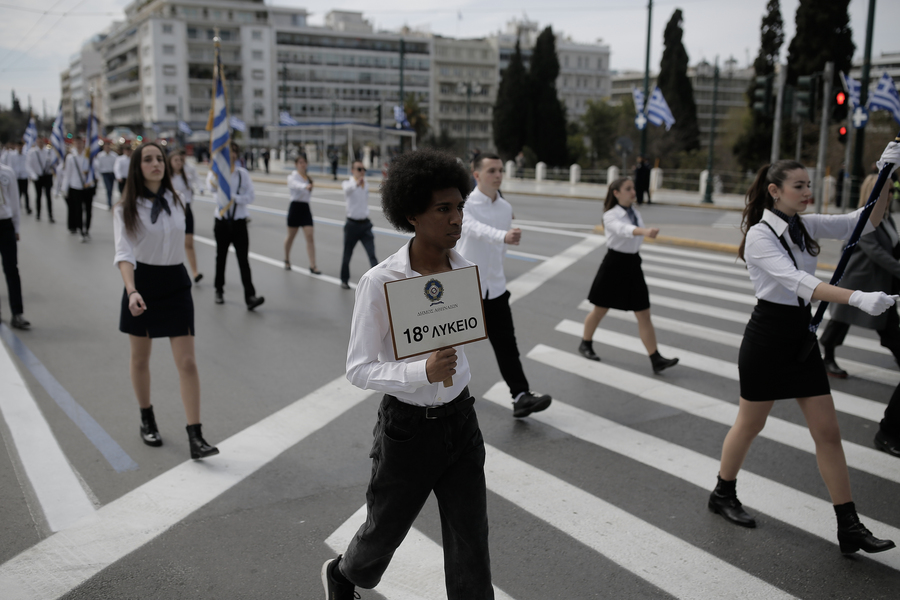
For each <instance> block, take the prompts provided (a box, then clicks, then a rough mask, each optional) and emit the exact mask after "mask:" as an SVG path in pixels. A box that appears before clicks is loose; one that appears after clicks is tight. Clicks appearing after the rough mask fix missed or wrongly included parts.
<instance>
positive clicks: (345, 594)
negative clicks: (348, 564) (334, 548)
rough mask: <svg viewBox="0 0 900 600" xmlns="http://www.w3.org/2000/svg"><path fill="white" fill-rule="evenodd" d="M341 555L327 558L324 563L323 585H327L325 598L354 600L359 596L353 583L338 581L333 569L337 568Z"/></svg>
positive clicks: (329, 599) (327, 599) (328, 599)
mask: <svg viewBox="0 0 900 600" xmlns="http://www.w3.org/2000/svg"><path fill="white" fill-rule="evenodd" d="M340 560H341V557H340V556H338V557H337V558H332V559H331V560H326V561H325V564H324V565H322V585H323V586H324V587H325V600H353V599H354V598H359V594H357V593H356V588H354V586H353V584H352V583H341V582H340V581H338V580H337V579H336V578H335V577H334V574H333V573H332V570H333V569H335V568H337V565H338V563H339V562H340Z"/></svg>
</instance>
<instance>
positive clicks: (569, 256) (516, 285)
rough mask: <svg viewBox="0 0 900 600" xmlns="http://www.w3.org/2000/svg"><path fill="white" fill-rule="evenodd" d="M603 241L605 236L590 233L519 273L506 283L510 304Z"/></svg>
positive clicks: (594, 248) (597, 246)
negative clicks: (524, 271)
mask: <svg viewBox="0 0 900 600" xmlns="http://www.w3.org/2000/svg"><path fill="white" fill-rule="evenodd" d="M605 243H606V238H605V237H603V236H599V235H592V236H589V237H586V238H584V239H583V240H581V241H580V242H578V243H577V244H574V245H572V246H570V247H569V248H567V249H565V250H563V251H562V252H560V253H559V254H557V255H556V256H554V257H552V258H550V259H549V260H546V261H544V262H542V263H541V264H539V265H537V266H536V267H534V268H533V269H531V270H530V271H527V272H526V273H523V274H522V275H519V276H518V277H517V278H516V279H514V280H513V281H510V282H509V283H507V284H506V289H507V290H509V293H510V298H509V302H510V304H511V303H513V302H515V301H517V300H520V299H522V298H524V297H525V296H527V295H528V294H530V293H531V292H533V291H534V290H536V289H537V288H539V287H540V286H541V285H543V284H544V283H546V282H547V281H548V280H549V279H550V278H552V277H555V276H557V275H559V274H560V273H562V272H563V271H564V270H565V269H567V268H569V267H570V266H572V265H573V264H575V263H576V262H578V260H580V259H581V258H583V257H585V256H586V255H587V254H589V253H590V252H592V251H594V250H596V249H597V248H599V247H600V246H602V245H603V244H605Z"/></svg>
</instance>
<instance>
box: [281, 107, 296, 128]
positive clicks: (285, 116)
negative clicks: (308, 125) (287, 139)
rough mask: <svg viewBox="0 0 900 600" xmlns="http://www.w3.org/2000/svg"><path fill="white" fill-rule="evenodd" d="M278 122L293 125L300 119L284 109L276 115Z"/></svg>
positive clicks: (288, 125)
mask: <svg viewBox="0 0 900 600" xmlns="http://www.w3.org/2000/svg"><path fill="white" fill-rule="evenodd" d="M278 124H279V125H285V126H287V127H293V126H294V125H299V124H300V121H298V120H297V119H295V118H294V117H292V116H291V113H289V112H288V111H286V110H283V111H281V114H280V115H278Z"/></svg>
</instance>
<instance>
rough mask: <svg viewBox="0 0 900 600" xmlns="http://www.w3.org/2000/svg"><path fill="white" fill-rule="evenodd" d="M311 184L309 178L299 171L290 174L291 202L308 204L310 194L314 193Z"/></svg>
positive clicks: (288, 184)
mask: <svg viewBox="0 0 900 600" xmlns="http://www.w3.org/2000/svg"><path fill="white" fill-rule="evenodd" d="M311 185H312V184H310V183H309V179H308V178H307V179H304V177H303V176H302V175H300V173H298V172H297V171H294V172H293V173H291V174H290V175H288V177H287V186H288V194H289V195H290V197H291V202H306V203H307V204H308V203H309V199H310V196H311V195H312V191H311V190H310V187H311Z"/></svg>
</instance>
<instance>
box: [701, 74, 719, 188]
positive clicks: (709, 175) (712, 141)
mask: <svg viewBox="0 0 900 600" xmlns="http://www.w3.org/2000/svg"><path fill="white" fill-rule="evenodd" d="M718 96H719V57H718V56H717V57H716V67H715V70H714V71H713V98H712V100H713V101H712V114H711V115H710V116H709V157H708V158H707V159H706V194H705V195H704V196H703V203H704V204H712V203H713V199H712V191H713V150H714V148H715V145H716V104H717V102H718Z"/></svg>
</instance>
